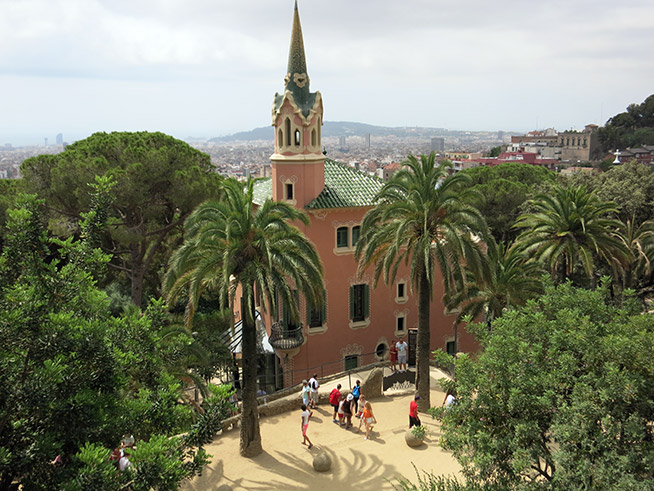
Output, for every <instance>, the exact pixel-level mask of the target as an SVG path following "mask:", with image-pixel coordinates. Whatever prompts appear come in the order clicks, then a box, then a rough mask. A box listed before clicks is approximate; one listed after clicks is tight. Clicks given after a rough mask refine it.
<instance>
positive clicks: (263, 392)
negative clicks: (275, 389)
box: [257, 385, 268, 405]
mask: <svg viewBox="0 0 654 491" xmlns="http://www.w3.org/2000/svg"><path fill="white" fill-rule="evenodd" d="M267 395H268V393H267V392H266V390H265V389H264V388H263V385H262V386H261V387H259V390H258V391H257V397H263V403H264V405H265V404H268V398H267V397H266V396H267Z"/></svg>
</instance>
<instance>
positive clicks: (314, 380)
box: [309, 373, 320, 407]
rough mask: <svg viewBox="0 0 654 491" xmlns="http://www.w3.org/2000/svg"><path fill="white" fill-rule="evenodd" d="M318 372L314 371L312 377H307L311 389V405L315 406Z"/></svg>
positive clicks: (318, 385) (316, 401)
mask: <svg viewBox="0 0 654 491" xmlns="http://www.w3.org/2000/svg"><path fill="white" fill-rule="evenodd" d="M318 387H320V384H319V383H318V374H317V373H314V374H313V377H311V378H310V379H309V388H310V389H311V407H316V406H317V405H318Z"/></svg>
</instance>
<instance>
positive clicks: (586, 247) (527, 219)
mask: <svg viewBox="0 0 654 491" xmlns="http://www.w3.org/2000/svg"><path fill="white" fill-rule="evenodd" d="M532 205H533V207H534V208H535V210H536V211H535V212H534V213H527V214H523V215H521V216H519V217H518V220H517V221H516V224H515V225H514V226H515V227H517V228H522V229H524V230H523V232H522V233H521V234H520V235H519V236H518V238H517V240H516V243H517V245H518V246H519V247H520V248H521V249H522V250H523V251H525V253H526V254H528V255H529V256H531V257H533V258H534V259H535V260H537V261H540V262H542V263H543V264H544V265H545V267H546V268H547V269H548V270H549V271H550V272H551V273H552V276H554V277H556V276H563V278H570V277H571V276H572V272H573V270H574V267H575V265H576V264H577V262H580V263H581V265H582V267H583V270H584V272H585V273H586V275H587V276H588V277H592V274H593V271H594V269H595V260H594V257H593V256H595V255H596V256H598V257H599V258H601V259H602V260H604V261H606V262H607V263H608V264H609V265H610V266H611V267H612V268H613V270H614V273H615V274H617V273H618V272H619V271H621V270H622V268H623V267H624V266H625V265H626V264H627V263H628V262H629V260H630V256H631V252H630V251H629V248H628V247H627V246H626V245H625V243H624V239H623V237H622V235H621V233H620V230H619V229H620V222H619V221H618V220H615V219H612V218H609V216H608V215H609V214H610V213H615V212H616V211H617V209H616V207H615V204H614V203H613V202H609V201H601V200H600V199H599V198H598V197H597V196H596V195H595V194H594V193H589V192H588V191H586V188H585V187H584V186H575V187H570V188H563V187H559V188H558V189H555V190H554V194H553V195H539V196H536V198H534V200H533V201H532Z"/></svg>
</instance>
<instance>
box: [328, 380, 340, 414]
mask: <svg viewBox="0 0 654 491" xmlns="http://www.w3.org/2000/svg"><path fill="white" fill-rule="evenodd" d="M340 400H341V384H338V385H337V386H336V388H335V389H332V391H331V393H330V394H329V403H330V404H331V405H332V407H333V408H334V416H333V417H332V420H333V422H334V423H338V420H337V419H336V416H337V415H338V403H339V402H340Z"/></svg>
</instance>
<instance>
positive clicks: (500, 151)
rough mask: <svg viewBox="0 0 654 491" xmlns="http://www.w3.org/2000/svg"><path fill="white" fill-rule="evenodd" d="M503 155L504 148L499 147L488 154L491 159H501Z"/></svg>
mask: <svg viewBox="0 0 654 491" xmlns="http://www.w3.org/2000/svg"><path fill="white" fill-rule="evenodd" d="M501 153H502V146H501V145H500V146H497V147H493V148H491V149H490V152H489V153H488V156H489V157H499V156H500V154H501Z"/></svg>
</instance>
